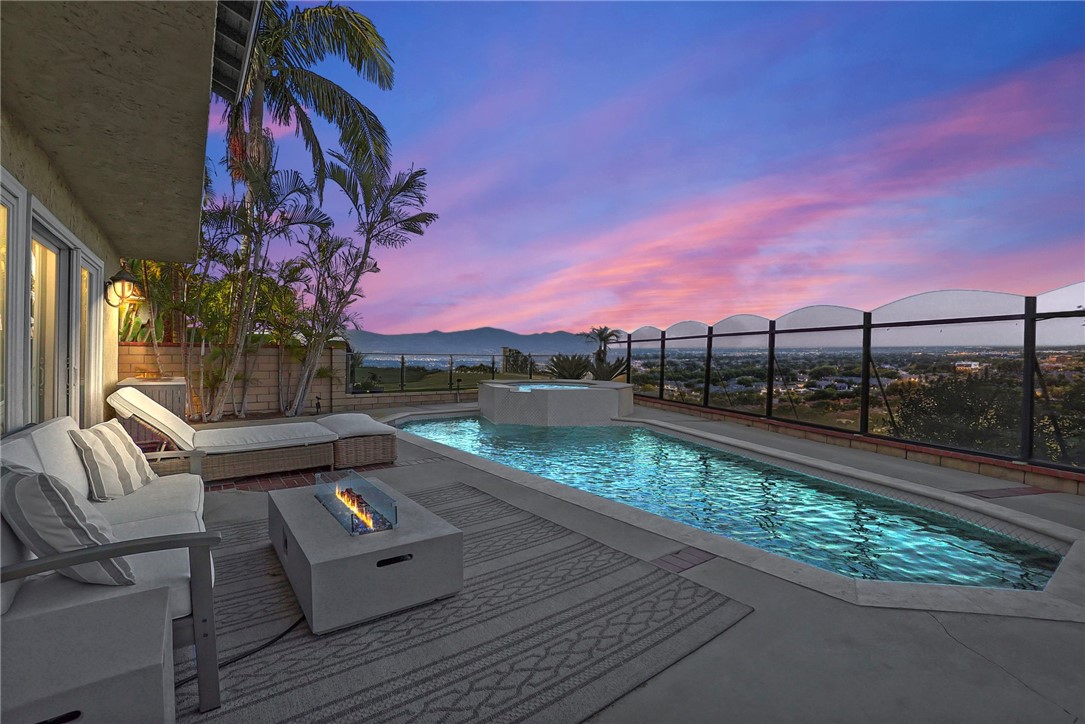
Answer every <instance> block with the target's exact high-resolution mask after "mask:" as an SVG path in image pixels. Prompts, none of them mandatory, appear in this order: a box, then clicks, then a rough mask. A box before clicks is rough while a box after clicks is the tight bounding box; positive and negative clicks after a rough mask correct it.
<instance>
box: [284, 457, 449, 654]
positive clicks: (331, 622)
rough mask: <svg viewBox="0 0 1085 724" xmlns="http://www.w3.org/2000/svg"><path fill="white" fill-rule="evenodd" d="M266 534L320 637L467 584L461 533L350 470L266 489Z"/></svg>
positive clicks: (313, 629)
mask: <svg viewBox="0 0 1085 724" xmlns="http://www.w3.org/2000/svg"><path fill="white" fill-rule="evenodd" d="M268 532H269V535H270V536H271V544H272V546H274V548H275V552H276V553H277V554H278V556H279V560H280V561H281V562H282V564H283V568H284V569H285V570H286V575H287V578H288V579H289V580H290V585H291V586H292V587H293V589H294V593H295V595H297V597H298V603H299V604H300V605H301V609H302V611H303V612H304V613H305V618H306V619H307V620H308V622H309V628H311V629H312V631H313V633H316V634H322V633H327V632H329V631H334V630H336V629H340V628H344V627H346V626H351V625H354V624H357V623H362V622H363V621H369V620H371V619H374V618H378V617H380V616H385V615H387V614H390V613H394V612H396V611H402V610H403V609H405V608H411V607H412V606H417V605H419V604H422V603H428V602H429V601H435V600H437V599H440V598H447V597H448V596H451V595H454V594H456V593H458V592H459V591H460V590H462V589H463V532H462V531H460V530H459V529H458V528H455V527H453V526H452V525H451V524H449V523H448V522H446V521H444V520H442V519H441V518H439V517H437V516H436V515H434V514H433V513H431V512H430V511H428V510H426V509H425V508H423V507H422V506H421V505H418V504H417V503H415V502H414V501H412V500H410V499H409V498H407V497H406V496H404V495H401V494H400V493H397V492H396V491H395V490H393V489H392V488H390V487H388V486H387V485H385V484H384V483H382V482H381V481H379V480H377V479H376V478H364V477H362V476H361V475H359V474H358V473H356V472H353V471H346V472H339V473H327V474H321V475H318V476H317V485H316V487H306V488H292V489H290V490H275V491H272V492H270V493H268Z"/></svg>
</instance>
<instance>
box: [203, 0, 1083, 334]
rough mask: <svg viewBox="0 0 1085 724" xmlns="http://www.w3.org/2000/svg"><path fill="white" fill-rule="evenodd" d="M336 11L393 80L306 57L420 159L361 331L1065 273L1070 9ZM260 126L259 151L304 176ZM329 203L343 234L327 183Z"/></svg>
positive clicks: (280, 132)
mask: <svg viewBox="0 0 1085 724" xmlns="http://www.w3.org/2000/svg"><path fill="white" fill-rule="evenodd" d="M357 7H358V9H359V10H361V11H362V12H364V13H365V14H367V15H369V17H370V18H372V20H373V21H374V23H375V24H376V26H377V29H378V30H379V31H380V32H381V34H382V35H383V36H384V37H385V39H386V41H387V42H388V45H389V48H390V49H391V52H392V56H393V58H394V60H395V72H396V79H395V87H394V88H393V89H392V90H391V91H386V92H382V91H379V90H377V89H376V88H375V87H374V86H371V85H367V84H365V83H363V82H362V81H360V80H358V79H356V78H354V77H352V74H351V71H350V70H349V68H347V67H346V66H345V65H341V64H338V63H328V64H326V65H325V66H322V67H321V68H320V69H319V70H320V72H322V73H323V74H325V75H328V76H329V77H332V78H333V79H335V80H336V82H338V83H340V84H341V85H343V86H345V87H347V88H348V89H350V90H351V91H352V92H354V93H355V95H356V96H357V97H359V98H360V99H361V100H362V101H363V102H364V103H366V104H367V105H368V106H369V107H370V108H372V109H373V110H374V111H375V112H376V113H377V115H378V116H379V117H380V119H381V120H382V122H383V123H384V125H385V127H386V128H387V130H388V133H389V135H390V137H391V139H392V144H393V146H392V149H393V163H394V166H395V168H397V169H398V168H404V167H407V166H410V165H411V164H413V165H415V166H419V167H424V168H426V169H427V170H428V172H429V180H430V204H429V207H428V208H429V210H431V211H435V212H437V213H438V214H440V220H439V221H438V222H437V223H436V224H434V225H433V226H432V227H431V228H430V230H429V231H428V232H427V233H426V235H425V236H423V237H421V238H420V239H417V240H416V241H413V242H412V243H411V244H410V245H409V246H408V247H407V248H404V249H400V250H391V251H382V252H380V253H379V254H378V255H377V259H378V261H379V263H380V267H381V269H382V271H381V273H380V274H378V275H370V276H367V277H366V285H365V291H366V294H367V297H368V298H367V299H365V300H363V301H362V302H361V303H360V304H359V306H358V310H357V311H358V312H359V313H360V315H361V318H362V322H363V327H364V328H365V329H368V330H370V331H374V332H382V333H398V332H423V331H428V330H432V329H441V330H444V331H452V330H458V329H470V328H474V327H481V326H494V327H502V328H506V329H511V330H513V331H516V332H522V333H528V332H541V331H555V330H568V331H580V330H583V329H586V328H588V327H590V326H592V325H600V324H606V325H608V326H611V327H619V328H622V329H634V328H636V327H638V326H640V325H642V324H652V325H655V326H659V327H667V326H669V325H670V324H672V323H674V322H678V321H681V320H685V319H697V320H701V321H704V322H707V323H709V324H711V323H713V322H714V321H716V320H719V319H721V318H723V317H725V316H728V315H730V314H736V313H753V314H761V315H764V316H768V317H777V316H780V315H782V314H784V313H786V312H788V311H791V310H793V309H796V308H798V307H802V306H805V305H810V304H839V305H847V306H854V307H858V308H860V309H872V308H874V307H876V306H878V305H881V304H884V303H886V302H889V301H892V300H894V299H897V298H900V297H903V296H906V295H909V294H914V293H917V292H923V291H930V290H934V289H945V288H963V289H991V290H997V291H1004V292H1013V293H1018V294H1037V293H1040V292H1044V291H1047V290H1050V289H1053V288H1056V287H1060V286H1063V285H1065V284H1069V283H1072V282H1077V281H1081V280H1082V279H1085V84H1083V82H1082V78H1083V77H1085V4H1081V3H1055V4H1045V3H1021V4H1016V3H1013V4H1011V3H990V4H988V3H917V4H912V3H908V4H902V3H839V4H835V3H786V4H784V3H781V4H769V3H765V4H758V3H741V4H740V3H690V4H685V3H659V4H657V3H598V4H596V3H523V4H521V3H517V4H497V3H482V4H467V3H435V4H430V3H361V4H357ZM220 115H221V107H219V106H216V107H213V108H212V113H211V119H210V124H209V128H210V137H209V139H208V155H210V156H211V157H212V158H216V159H217V158H220V157H221V156H222V155H223V150H224V144H223V136H222V131H221V126H220ZM319 127H320V124H319V123H318V128H319ZM273 130H274V132H275V135H276V138H277V140H278V142H279V165H280V167H293V168H297V169H299V170H302V171H303V172H305V173H307V174H308V173H311V163H310V162H309V161H308V160H307V159H308V154H307V153H306V152H305V151H304V150H303V148H302V146H301V142H300V140H297V139H295V138H294V136H293V131H292V129H290V128H283V129H273ZM325 138H326V139H327V144H328V147H329V148H330V147H331V145H332V144H333V142H334V139H335V135H334V134H332V133H330V132H329V133H326V134H325ZM219 185H220V186H225V185H226V181H225V179H224V178H223V179H220V184H219ZM329 188H331V186H330V185H329ZM325 210H326V211H328V212H329V213H330V214H331V215H332V216H333V217H334V218H335V219H336V220H337V229H338V231H339V232H340V233H349V232H350V231H351V229H352V226H353V225H352V222H351V220H350V218H349V217H348V214H347V210H348V205H347V204H346V201H345V199H344V198H343V197H342V196H341V195H339V194H337V193H335V192H330V193H329V194H328V196H327V197H326V202H325Z"/></svg>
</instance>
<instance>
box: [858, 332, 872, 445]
mask: <svg viewBox="0 0 1085 724" xmlns="http://www.w3.org/2000/svg"><path fill="white" fill-rule="evenodd" d="M873 318H874V315H873V314H871V313H870V312H863V374H862V376H861V382H860V383H859V384H860V385H861V387H860V389H859V433H860V434H862V435H866V434H867V432H869V430H870V365H871V364H872V363H873V362H872V358H871V354H870V337H871V329H870V323H871V321H872V320H873Z"/></svg>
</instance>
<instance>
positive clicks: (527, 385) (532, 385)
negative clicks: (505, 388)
mask: <svg viewBox="0 0 1085 724" xmlns="http://www.w3.org/2000/svg"><path fill="white" fill-rule="evenodd" d="M589 387H591V385H577V384H570V385H558V384H553V383H551V382H521V383H519V384H518V385H516V389H517V390H518V391H520V392H530V391H531V390H586V389H588V388H589Z"/></svg>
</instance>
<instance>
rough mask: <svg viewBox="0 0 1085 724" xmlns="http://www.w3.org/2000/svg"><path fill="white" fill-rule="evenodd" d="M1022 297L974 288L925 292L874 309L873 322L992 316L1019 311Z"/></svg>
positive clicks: (1023, 308) (1022, 310) (1022, 302)
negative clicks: (974, 289)
mask: <svg viewBox="0 0 1085 724" xmlns="http://www.w3.org/2000/svg"><path fill="white" fill-rule="evenodd" d="M1024 311H1025V298H1024V297H1022V296H1019V295H1017V294H1004V293H1002V292H974V291H963V290H959V289H954V290H947V291H939V292H926V293H924V294H916V295H914V296H911V297H905V298H904V299H898V300H897V301H895V302H890V303H889V304H886V305H884V306H881V307H878V308H877V309H875V310H874V311H873V312H872V314H871V318H872V319H873V321H874V323H875V324H888V323H890V322H912V321H922V320H924V319H947V318H950V317H993V316H998V315H1002V314H1023V313H1024Z"/></svg>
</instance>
